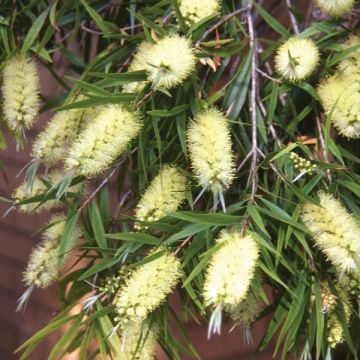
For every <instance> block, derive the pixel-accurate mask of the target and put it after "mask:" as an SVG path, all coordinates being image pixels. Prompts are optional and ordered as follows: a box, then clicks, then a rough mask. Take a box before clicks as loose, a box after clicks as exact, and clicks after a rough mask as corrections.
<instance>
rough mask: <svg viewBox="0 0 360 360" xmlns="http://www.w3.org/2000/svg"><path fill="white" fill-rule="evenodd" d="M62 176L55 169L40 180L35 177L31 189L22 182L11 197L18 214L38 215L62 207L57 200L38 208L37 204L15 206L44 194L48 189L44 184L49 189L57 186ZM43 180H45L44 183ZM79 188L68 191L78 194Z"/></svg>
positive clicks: (79, 185) (62, 174)
mask: <svg viewBox="0 0 360 360" xmlns="http://www.w3.org/2000/svg"><path fill="white" fill-rule="evenodd" d="M64 175H65V174H64V172H63V171H60V170H57V169H56V170H53V171H51V172H49V173H48V174H46V175H44V176H41V178H40V177H39V176H36V177H35V179H34V182H33V184H32V187H30V186H29V184H27V183H26V182H23V183H22V184H21V185H19V186H18V187H17V188H16V189H15V191H14V194H13V195H12V198H13V199H14V202H15V206H16V209H18V210H19V211H20V212H23V213H27V214H30V213H33V212H34V213H40V212H44V211H48V210H51V209H54V208H59V207H62V206H63V203H62V201H60V200H57V199H52V200H48V201H46V202H44V203H43V204H41V205H40V206H38V205H39V202H34V203H29V204H22V205H16V204H17V203H19V202H21V201H24V200H26V199H29V198H31V197H34V196H37V195H42V194H44V193H46V192H47V191H48V190H49V187H48V186H46V182H48V183H49V186H50V187H51V186H53V185H55V184H57V183H58V182H59V181H60V179H61V178H62V177H63V176H64ZM43 180H45V182H44V181H43ZM81 188H82V185H81V184H77V185H75V186H71V187H70V188H69V191H71V192H78V191H80V190H81Z"/></svg>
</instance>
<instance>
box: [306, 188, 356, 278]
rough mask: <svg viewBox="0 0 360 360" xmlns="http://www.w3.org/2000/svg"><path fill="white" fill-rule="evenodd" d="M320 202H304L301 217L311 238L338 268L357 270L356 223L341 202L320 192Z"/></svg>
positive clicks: (346, 270)
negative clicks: (318, 203)
mask: <svg viewBox="0 0 360 360" xmlns="http://www.w3.org/2000/svg"><path fill="white" fill-rule="evenodd" d="M319 198H320V205H316V204H312V203H306V204H305V205H304V206H303V209H302V219H303V221H304V223H305V225H306V227H307V228H308V229H309V230H310V231H311V232H312V233H313V234H314V240H315V243H316V245H317V246H319V248H320V249H321V251H322V252H323V253H324V254H325V255H326V256H327V258H328V259H329V260H330V261H331V262H332V263H333V265H335V266H336V267H338V268H339V269H340V270H341V272H348V271H355V272H356V271H359V264H360V263H359V261H360V226H359V224H358V222H357V221H356V220H355V218H354V217H353V216H352V215H350V214H349V213H348V212H347V211H346V209H345V208H344V207H343V206H342V204H341V203H340V202H339V201H338V200H336V199H334V198H333V197H332V196H331V195H329V194H325V193H320V194H319Z"/></svg>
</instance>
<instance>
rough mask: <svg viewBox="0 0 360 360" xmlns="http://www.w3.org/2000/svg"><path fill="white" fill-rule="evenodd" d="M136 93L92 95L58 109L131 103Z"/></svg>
mask: <svg viewBox="0 0 360 360" xmlns="http://www.w3.org/2000/svg"><path fill="white" fill-rule="evenodd" d="M136 97H137V95H136V94H127V93H121V94H114V95H112V96H90V97H89V99H86V100H81V101H77V102H74V103H71V104H68V105H64V106H61V107H59V108H57V109H55V110H56V111H64V110H70V109H82V108H88V107H93V106H100V105H105V104H119V103H122V102H125V103H129V102H131V101H133V100H136Z"/></svg>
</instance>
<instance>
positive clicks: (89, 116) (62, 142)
mask: <svg viewBox="0 0 360 360" xmlns="http://www.w3.org/2000/svg"><path fill="white" fill-rule="evenodd" d="M80 100H85V97H84V96H80V97H78V98H77V99H76V101H80ZM100 108H101V107H92V108H84V109H72V110H64V111H59V112H57V113H56V114H55V115H54V117H53V118H52V119H51V120H50V121H49V122H48V123H47V125H46V127H45V129H44V130H43V131H42V132H41V133H40V134H39V135H38V136H37V138H36V139H35V141H34V143H33V149H32V156H33V157H34V158H35V159H36V160H39V161H42V162H44V163H45V164H46V165H48V166H52V165H55V164H56V163H59V162H60V161H62V160H63V159H64V157H65V156H66V154H67V152H68V150H69V147H70V145H71V144H72V143H73V142H74V140H75V139H76V138H77V136H78V134H79V133H80V132H81V131H83V130H84V129H85V128H86V127H87V125H89V124H91V122H92V121H93V120H94V118H95V117H96V116H97V115H98V113H99V111H100Z"/></svg>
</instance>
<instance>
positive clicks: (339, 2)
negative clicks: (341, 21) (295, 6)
mask: <svg viewBox="0 0 360 360" xmlns="http://www.w3.org/2000/svg"><path fill="white" fill-rule="evenodd" d="M316 4H317V6H318V7H319V8H320V10H321V11H322V12H323V13H325V14H327V15H330V16H333V17H338V16H342V15H344V14H346V13H348V12H349V11H350V10H351V9H352V8H353V7H354V4H355V0H316Z"/></svg>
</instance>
